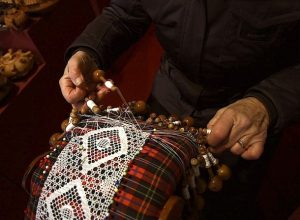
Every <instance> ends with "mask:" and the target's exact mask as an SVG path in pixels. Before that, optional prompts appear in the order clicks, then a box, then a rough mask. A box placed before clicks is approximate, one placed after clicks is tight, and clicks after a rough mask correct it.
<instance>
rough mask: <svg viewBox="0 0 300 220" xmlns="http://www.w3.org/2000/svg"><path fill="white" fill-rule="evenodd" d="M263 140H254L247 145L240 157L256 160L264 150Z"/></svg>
mask: <svg viewBox="0 0 300 220" xmlns="http://www.w3.org/2000/svg"><path fill="white" fill-rule="evenodd" d="M264 144H265V142H264V141H259V142H256V143H254V144H252V145H250V146H249V147H248V149H247V150H246V151H245V152H244V153H242V155H241V157H242V158H244V159H246V160H257V159H258V158H259V157H260V156H261V155H262V153H263V151H264Z"/></svg>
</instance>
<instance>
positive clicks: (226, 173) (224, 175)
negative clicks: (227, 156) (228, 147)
mask: <svg viewBox="0 0 300 220" xmlns="http://www.w3.org/2000/svg"><path fill="white" fill-rule="evenodd" d="M217 174H218V176H219V177H220V178H221V179H222V180H228V179H229V178H230V177H231V170H230V168H229V167H228V166H227V165H225V164H222V165H220V166H219V168H218V170H217Z"/></svg>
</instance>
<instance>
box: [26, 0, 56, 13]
mask: <svg viewBox="0 0 300 220" xmlns="http://www.w3.org/2000/svg"><path fill="white" fill-rule="evenodd" d="M22 2H23V4H22V5H23V7H24V10H25V11H26V12H27V13H33V14H42V13H45V12H48V11H50V10H51V9H52V8H53V7H55V6H56V4H57V3H58V2H59V0H23V1H22Z"/></svg>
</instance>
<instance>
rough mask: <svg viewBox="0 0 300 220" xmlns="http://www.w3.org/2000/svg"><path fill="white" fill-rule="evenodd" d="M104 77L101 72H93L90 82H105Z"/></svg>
mask: <svg viewBox="0 0 300 220" xmlns="http://www.w3.org/2000/svg"><path fill="white" fill-rule="evenodd" d="M104 75H105V73H104V72H103V70H99V69H98V70H95V71H94V72H93V74H92V80H93V81H94V82H96V83H99V82H105V78H104Z"/></svg>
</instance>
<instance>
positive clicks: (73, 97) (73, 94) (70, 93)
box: [59, 76, 86, 104]
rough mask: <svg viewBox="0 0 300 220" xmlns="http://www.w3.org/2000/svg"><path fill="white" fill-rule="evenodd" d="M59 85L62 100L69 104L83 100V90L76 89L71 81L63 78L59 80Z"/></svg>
mask: <svg viewBox="0 0 300 220" xmlns="http://www.w3.org/2000/svg"><path fill="white" fill-rule="evenodd" d="M59 85H60V88H61V91H62V94H63V96H64V98H65V99H66V100H67V102H69V103H71V104H74V103H76V102H79V101H81V100H83V99H84V97H85V95H86V91H85V90H84V89H82V88H79V87H76V86H75V85H74V84H73V82H72V81H71V79H70V78H68V77H66V76H63V77H62V78H61V79H60V80H59Z"/></svg>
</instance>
